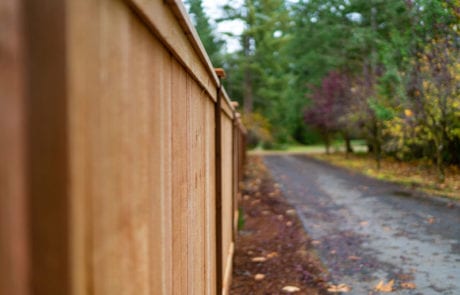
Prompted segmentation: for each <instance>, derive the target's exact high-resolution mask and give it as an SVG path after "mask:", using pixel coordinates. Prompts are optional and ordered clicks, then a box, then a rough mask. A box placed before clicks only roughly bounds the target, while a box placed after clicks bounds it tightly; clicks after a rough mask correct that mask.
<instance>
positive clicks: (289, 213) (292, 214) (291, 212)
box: [286, 209, 295, 216]
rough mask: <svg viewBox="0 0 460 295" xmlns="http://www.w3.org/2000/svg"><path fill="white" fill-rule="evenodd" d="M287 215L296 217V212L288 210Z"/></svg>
mask: <svg viewBox="0 0 460 295" xmlns="http://www.w3.org/2000/svg"><path fill="white" fill-rule="evenodd" d="M286 215H290V216H294V215H295V210H294V209H289V210H286Z"/></svg>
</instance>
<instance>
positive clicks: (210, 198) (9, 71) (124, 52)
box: [0, 0, 244, 295]
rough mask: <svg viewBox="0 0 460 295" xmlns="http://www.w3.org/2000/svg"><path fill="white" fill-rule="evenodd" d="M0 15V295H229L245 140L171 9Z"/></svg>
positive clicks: (21, 8) (132, 6)
mask: <svg viewBox="0 0 460 295" xmlns="http://www.w3.org/2000/svg"><path fill="white" fill-rule="evenodd" d="M0 12H1V13H0V15H1V17H0V27H1V29H0V49H1V51H0V83H1V84H0V91H1V92H0V95H1V96H0V221H1V223H0V294H15V295H26V294H27V295H28V294H43V295H45V294H46V295H52V294H59V295H62V294H74V295H80V294H110V295H114V294H136V295H140V294H180V295H183V294H199V295H203V294H220V293H224V294H225V293H228V288H229V284H230V278H231V267H232V255H233V243H234V231H235V227H236V219H237V215H236V212H237V210H236V206H235V196H236V195H237V194H238V180H239V179H240V178H241V168H242V159H243V157H244V128H243V127H242V125H241V123H240V121H239V119H238V115H237V114H236V112H235V109H234V108H233V107H232V105H231V103H230V101H229V98H228V96H227V94H226V93H225V91H224V90H223V89H222V88H221V86H220V85H221V84H220V81H219V77H218V76H217V75H216V73H215V72H214V69H213V68H212V66H211V63H210V62H209V59H208V57H207V55H206V53H205V51H204V49H203V47H202V45H201V43H200V41H199V39H198V37H197V34H196V32H195V31H194V29H193V26H192V25H191V23H190V21H189V19H188V17H187V14H186V13H185V10H184V7H183V5H182V3H181V2H180V1H179V0H164V1H162V0H125V1H122V0H97V1H94V0H43V1H36V0H3V1H1V2H0Z"/></svg>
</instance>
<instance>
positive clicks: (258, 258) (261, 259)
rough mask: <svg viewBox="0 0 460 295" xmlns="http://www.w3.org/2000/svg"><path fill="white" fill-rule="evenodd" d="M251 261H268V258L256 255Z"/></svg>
mask: <svg viewBox="0 0 460 295" xmlns="http://www.w3.org/2000/svg"><path fill="white" fill-rule="evenodd" d="M251 261H252V262H265V261H267V258H265V257H254V258H251Z"/></svg>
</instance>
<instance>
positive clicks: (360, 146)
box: [250, 139, 367, 154]
mask: <svg viewBox="0 0 460 295" xmlns="http://www.w3.org/2000/svg"><path fill="white" fill-rule="evenodd" d="M351 145H352V147H353V149H354V150H355V152H363V151H366V150H367V146H366V141H365V140H361V139H356V140H352V141H351ZM344 148H345V145H344V142H343V141H342V140H337V141H334V142H333V144H332V145H331V152H334V151H342V150H344ZM325 150H326V148H325V146H324V145H323V144H316V145H301V144H286V145H283V146H282V147H281V148H278V149H263V148H262V147H256V148H254V149H252V150H250V152H252V153H255V154H258V153H260V154H264V153H270V152H276V153H278V152H279V153H283V152H285V153H306V154H309V153H324V152H325Z"/></svg>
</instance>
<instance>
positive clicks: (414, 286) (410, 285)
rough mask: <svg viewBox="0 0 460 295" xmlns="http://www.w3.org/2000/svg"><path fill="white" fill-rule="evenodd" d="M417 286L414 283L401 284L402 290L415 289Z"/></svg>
mask: <svg viewBox="0 0 460 295" xmlns="http://www.w3.org/2000/svg"><path fill="white" fill-rule="evenodd" d="M416 287H417V286H416V285H415V283H413V282H406V283H401V288H403V289H415V288H416Z"/></svg>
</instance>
